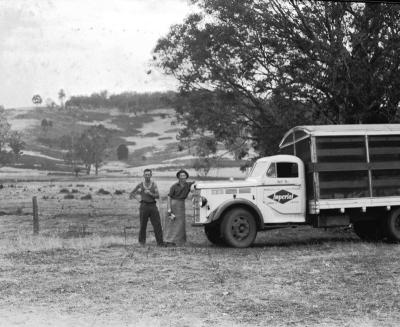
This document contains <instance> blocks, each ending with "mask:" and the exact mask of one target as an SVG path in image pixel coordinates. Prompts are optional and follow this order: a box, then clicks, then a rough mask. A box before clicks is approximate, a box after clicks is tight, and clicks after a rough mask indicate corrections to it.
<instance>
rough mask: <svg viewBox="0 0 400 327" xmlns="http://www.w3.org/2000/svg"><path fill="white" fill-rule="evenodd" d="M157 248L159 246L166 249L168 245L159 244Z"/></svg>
mask: <svg viewBox="0 0 400 327" xmlns="http://www.w3.org/2000/svg"><path fill="white" fill-rule="evenodd" d="M157 246H159V247H160V248H166V247H167V243H159V244H157Z"/></svg>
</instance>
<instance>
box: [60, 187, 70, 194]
mask: <svg viewBox="0 0 400 327" xmlns="http://www.w3.org/2000/svg"><path fill="white" fill-rule="evenodd" d="M60 193H69V190H68V189H66V188H62V189H61V190H60Z"/></svg>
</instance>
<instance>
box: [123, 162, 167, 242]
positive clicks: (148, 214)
mask: <svg viewBox="0 0 400 327" xmlns="http://www.w3.org/2000/svg"><path fill="white" fill-rule="evenodd" d="M143 177H144V182H142V183H139V184H138V185H136V187H135V188H134V189H133V191H132V192H131V193H130V199H132V198H136V199H137V200H138V201H140V211H139V212H140V231H139V243H140V244H141V245H144V244H146V229H147V222H148V219H149V218H150V222H151V224H152V225H153V229H154V234H155V237H156V241H157V245H158V246H164V241H163V233H162V229H161V221H160V213H159V212H158V208H157V205H156V199H158V198H159V197H160V195H159V193H158V188H157V185H156V183H154V182H153V181H152V180H151V177H152V171H151V169H145V170H144V173H143ZM137 197H139V199H138V198H137Z"/></svg>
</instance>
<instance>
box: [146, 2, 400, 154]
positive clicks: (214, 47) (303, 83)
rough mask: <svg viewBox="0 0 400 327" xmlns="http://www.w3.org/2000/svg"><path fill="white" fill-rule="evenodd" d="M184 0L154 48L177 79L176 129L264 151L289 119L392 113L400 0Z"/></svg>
mask: <svg viewBox="0 0 400 327" xmlns="http://www.w3.org/2000/svg"><path fill="white" fill-rule="evenodd" d="M192 1H193V2H194V3H196V4H197V5H198V7H199V9H200V10H199V12H198V13H196V14H192V15H190V16H189V17H188V18H187V19H186V20H185V22H184V23H183V24H180V25H175V26H172V27H171V30H170V32H169V33H168V35H166V36H165V37H164V38H161V39H160V40H159V41H158V43H157V45H156V47H155V50H154V60H155V63H156V64H157V65H158V66H159V67H161V68H162V69H163V70H164V72H165V73H167V74H171V75H173V76H175V77H176V78H177V80H178V81H179V86H180V91H181V92H180V97H179V102H178V106H177V110H178V113H179V118H180V119H181V121H182V122H183V123H184V124H185V126H186V130H185V131H184V135H186V136H188V135H193V134H202V133H205V132H211V133H212V134H214V136H215V138H216V141H222V142H224V143H225V145H227V146H228V147H230V148H231V149H239V148H240V150H239V152H241V153H242V154H243V153H244V152H246V149H247V148H246V147H241V145H242V144H243V143H245V142H251V145H253V146H254V147H255V149H256V150H257V151H258V152H259V154H261V155H263V154H269V153H273V152H274V151H276V145H277V142H278V140H279V138H280V137H281V136H282V134H283V132H284V131H285V130H286V129H288V128H290V127H293V126H294V125H297V124H304V123H314V124H317V123H318V124H325V123H328V124H342V123H386V122H397V121H398V119H399V117H398V109H399V101H400V71H399V70H400V69H399V67H400V56H399V54H398V49H400V6H399V5H395V4H389V3H387V4H384V3H376V4H372V3H367V4H363V3H350V2H343V3H340V2H323V1H318V2H317V1H294V0H287V1H277V0H268V1H267V0H192Z"/></svg>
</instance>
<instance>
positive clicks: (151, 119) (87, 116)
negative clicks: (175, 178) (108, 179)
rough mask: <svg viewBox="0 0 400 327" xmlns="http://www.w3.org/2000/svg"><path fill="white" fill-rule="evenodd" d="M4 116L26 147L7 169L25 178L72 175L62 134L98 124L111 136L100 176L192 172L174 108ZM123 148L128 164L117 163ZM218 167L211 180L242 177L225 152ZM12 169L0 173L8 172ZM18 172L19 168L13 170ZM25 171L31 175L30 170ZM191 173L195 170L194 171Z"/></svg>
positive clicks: (28, 112)
mask: <svg viewBox="0 0 400 327" xmlns="http://www.w3.org/2000/svg"><path fill="white" fill-rule="evenodd" d="M6 116H7V119H8V121H9V122H10V124H11V128H12V129H13V130H17V131H19V132H21V133H22V135H23V140H24V142H25V143H26V145H25V149H24V150H23V154H22V156H21V158H20V159H19V160H18V162H16V163H15V164H14V165H13V166H12V167H11V168H14V171H15V172H17V171H21V169H25V170H26V172H27V174H29V175H31V174H47V173H50V174H63V173H68V174H69V173H71V170H72V168H71V166H69V165H67V164H66V163H65V161H64V155H65V152H66V151H67V150H66V149H64V148H63V147H62V138H63V136H64V137H65V136H66V135H76V136H78V135H80V134H81V133H82V132H83V131H84V130H85V129H87V128H88V127H90V126H93V125H99V124H102V125H103V126H104V127H106V128H107V129H108V130H109V132H110V135H111V137H110V145H109V147H108V148H107V152H106V159H105V162H104V163H103V165H102V167H101V168H100V171H99V173H100V174H101V175H107V174H108V175H110V174H126V175H138V174H141V173H142V171H143V169H144V167H151V168H153V169H155V170H158V171H159V173H164V174H168V175H170V174H171V170H175V169H178V168H181V167H184V168H186V169H189V170H192V169H191V167H192V166H193V162H194V161H195V160H196V157H195V156H193V154H192V153H190V152H189V151H188V150H186V149H185V150H181V149H180V148H179V147H178V141H177V139H176V136H177V133H178V131H179V130H180V129H181V128H182V126H180V125H179V124H177V123H176V122H175V110H174V109H172V108H165V109H155V110H149V111H146V112H140V113H135V114H134V113H124V112H121V111H119V110H117V109H112V110H110V109H74V110H72V111H71V110H66V109H60V108H34V107H32V108H20V109H8V110H7V111H6ZM44 119H46V121H51V126H47V128H43V127H42V124H41V123H42V121H43V120H44ZM121 144H125V145H126V146H127V147H128V149H129V156H128V159H127V160H124V161H118V158H117V151H116V150H117V147H118V146H119V145H121ZM219 152H220V153H221V154H222V153H224V155H223V158H222V159H221V160H220V161H219V163H218V166H219V168H217V169H212V170H211V171H210V173H209V174H210V175H211V176H225V177H229V176H235V177H243V174H242V173H241V172H240V171H239V169H238V168H237V167H239V166H240V164H241V163H240V162H236V161H234V160H233V159H232V157H231V156H230V155H229V154H226V151H225V150H224V149H221V150H220V151H219ZM11 168H10V167H8V168H6V167H3V168H1V170H0V172H1V171H2V172H3V173H7V174H8V175H10V174H11V172H12V171H13V170H12V169H11ZM16 169H18V170H16ZM28 170H29V171H28ZM192 174H194V175H196V172H194V170H192Z"/></svg>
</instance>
